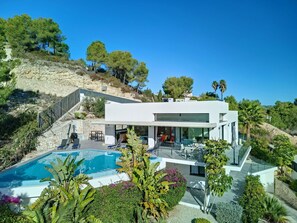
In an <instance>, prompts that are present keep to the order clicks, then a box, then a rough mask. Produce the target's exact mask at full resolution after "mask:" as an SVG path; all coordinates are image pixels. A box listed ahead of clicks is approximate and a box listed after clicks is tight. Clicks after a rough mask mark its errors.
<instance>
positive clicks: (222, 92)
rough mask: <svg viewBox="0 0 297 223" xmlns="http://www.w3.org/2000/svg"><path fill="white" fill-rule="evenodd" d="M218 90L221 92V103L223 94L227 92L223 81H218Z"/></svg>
mask: <svg viewBox="0 0 297 223" xmlns="http://www.w3.org/2000/svg"><path fill="white" fill-rule="evenodd" d="M219 88H220V91H221V100H222V101H223V94H224V92H225V91H226V90H227V83H226V81H225V80H220V85H219Z"/></svg>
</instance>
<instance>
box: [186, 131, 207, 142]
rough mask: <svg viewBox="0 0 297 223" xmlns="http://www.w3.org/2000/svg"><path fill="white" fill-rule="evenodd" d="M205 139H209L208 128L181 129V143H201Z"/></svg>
mask: <svg viewBox="0 0 297 223" xmlns="http://www.w3.org/2000/svg"><path fill="white" fill-rule="evenodd" d="M206 139H209V129H208V128H181V142H183V141H191V142H198V143H203V142H204V140H206Z"/></svg>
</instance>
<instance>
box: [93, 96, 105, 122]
mask: <svg viewBox="0 0 297 223" xmlns="http://www.w3.org/2000/svg"><path fill="white" fill-rule="evenodd" d="M93 111H94V115H95V116H96V117H98V118H104V115H105V99H104V98H97V99H96V101H95V102H94V105H93Z"/></svg>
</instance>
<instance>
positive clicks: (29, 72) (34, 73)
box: [12, 59, 135, 99]
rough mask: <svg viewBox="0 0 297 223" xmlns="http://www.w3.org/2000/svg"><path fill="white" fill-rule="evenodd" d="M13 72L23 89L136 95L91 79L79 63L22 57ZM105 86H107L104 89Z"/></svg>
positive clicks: (20, 87)
mask: <svg viewBox="0 0 297 223" xmlns="http://www.w3.org/2000/svg"><path fill="white" fill-rule="evenodd" d="M12 72H14V73H15V75H16V87H17V88H19V89H23V90H31V91H39V92H42V93H46V94H53V95H57V96H60V97H63V96H65V95H68V94H69V93H71V92H72V91H74V90H75V89H77V88H84V89H89V90H94V91H98V92H104V93H106V94H111V95H115V96H119V97H124V98H130V99H133V97H134V96H135V95H134V94H133V93H123V92H122V91H121V90H120V89H119V88H116V87H112V86H111V85H108V84H106V83H103V82H102V81H100V80H94V81H93V80H91V78H90V77H89V74H88V73H87V71H86V69H85V68H83V67H81V66H78V65H71V64H67V63H60V62H51V61H45V60H28V59H22V63H21V65H20V66H18V67H16V68H14V69H13V70H12ZM103 86H107V88H106V90H104V91H102V87H103Z"/></svg>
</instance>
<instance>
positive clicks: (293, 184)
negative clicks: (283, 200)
mask: <svg viewBox="0 0 297 223" xmlns="http://www.w3.org/2000/svg"><path fill="white" fill-rule="evenodd" d="M289 187H290V188H291V189H292V190H293V191H295V192H297V180H292V181H291V183H290V184H289Z"/></svg>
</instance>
